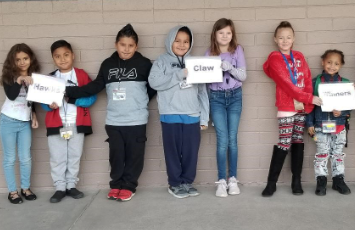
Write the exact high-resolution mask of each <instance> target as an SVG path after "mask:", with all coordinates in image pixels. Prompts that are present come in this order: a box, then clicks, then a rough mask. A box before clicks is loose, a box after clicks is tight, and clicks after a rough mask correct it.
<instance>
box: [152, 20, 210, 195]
mask: <svg viewBox="0 0 355 230" xmlns="http://www.w3.org/2000/svg"><path fill="white" fill-rule="evenodd" d="M192 45H193V35H192V32H191V30H190V29H189V28H188V27H187V26H176V27H174V28H172V29H171V30H170V32H169V34H168V36H167V38H166V40H165V47H166V50H167V52H166V53H165V54H162V55H160V56H159V58H158V59H157V60H156V61H155V62H154V64H153V67H152V69H151V71H150V74H149V78H148V81H149V84H150V86H151V87H152V88H153V89H155V90H157V93H158V97H157V100H158V106H159V113H160V121H161V125H162V132H163V146H164V154H165V162H166V168H167V174H168V182H169V188H168V192H169V193H170V194H172V195H173V196H175V197H176V198H186V197H189V196H197V195H199V192H198V191H197V189H196V188H194V187H193V186H192V183H193V182H194V180H195V176H196V166H197V155H198V150H199V147H200V140H201V133H200V129H202V130H203V129H207V126H208V120H209V103H208V95H207V90H206V85H205V84H195V85H190V84H186V77H187V69H186V68H185V64H184V58H185V57H186V56H188V55H189V53H190V51H191V48H192Z"/></svg>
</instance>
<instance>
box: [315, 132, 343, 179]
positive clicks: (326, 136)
mask: <svg viewBox="0 0 355 230" xmlns="http://www.w3.org/2000/svg"><path fill="white" fill-rule="evenodd" d="M316 131H317V130H316ZM345 142H346V130H345V129H344V130H343V131H341V132H340V133H338V134H330V133H322V132H316V143H317V153H316V156H315V160H314V171H315V176H316V178H317V177H318V176H327V175H328V168H327V163H328V159H329V157H331V169H332V177H335V176H337V175H344V169H345V168H344V157H345V153H343V148H344V146H345Z"/></svg>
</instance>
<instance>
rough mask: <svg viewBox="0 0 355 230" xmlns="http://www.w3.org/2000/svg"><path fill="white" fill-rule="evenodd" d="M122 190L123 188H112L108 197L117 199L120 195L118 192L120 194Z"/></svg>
mask: <svg viewBox="0 0 355 230" xmlns="http://www.w3.org/2000/svg"><path fill="white" fill-rule="evenodd" d="M120 191H121V190H119V189H115V188H113V189H111V190H110V192H109V193H108V195H107V198H108V199H109V200H116V199H117V197H118V194H120Z"/></svg>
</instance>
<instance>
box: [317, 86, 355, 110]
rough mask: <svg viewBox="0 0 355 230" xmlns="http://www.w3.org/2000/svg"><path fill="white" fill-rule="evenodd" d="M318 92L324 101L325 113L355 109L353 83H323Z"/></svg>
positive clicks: (323, 108)
mask: <svg viewBox="0 0 355 230" xmlns="http://www.w3.org/2000/svg"><path fill="white" fill-rule="evenodd" d="M318 92H319V97H320V98H321V99H322V101H323V105H322V111H323V112H331V111H333V110H338V111H343V110H352V109H355V89H354V86H353V83H323V84H322V83H321V84H319V86H318Z"/></svg>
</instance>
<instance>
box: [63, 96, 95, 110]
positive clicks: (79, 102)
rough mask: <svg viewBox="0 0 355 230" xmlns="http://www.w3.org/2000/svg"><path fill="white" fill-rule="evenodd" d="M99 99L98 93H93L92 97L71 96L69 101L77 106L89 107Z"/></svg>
mask: <svg viewBox="0 0 355 230" xmlns="http://www.w3.org/2000/svg"><path fill="white" fill-rule="evenodd" d="M96 100H97V95H92V96H90V97H82V98H77V99H75V98H69V99H68V103H70V104H74V105H75V106H79V107H83V108H88V107H90V106H92V105H93V104H94V103H95V102H96Z"/></svg>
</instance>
